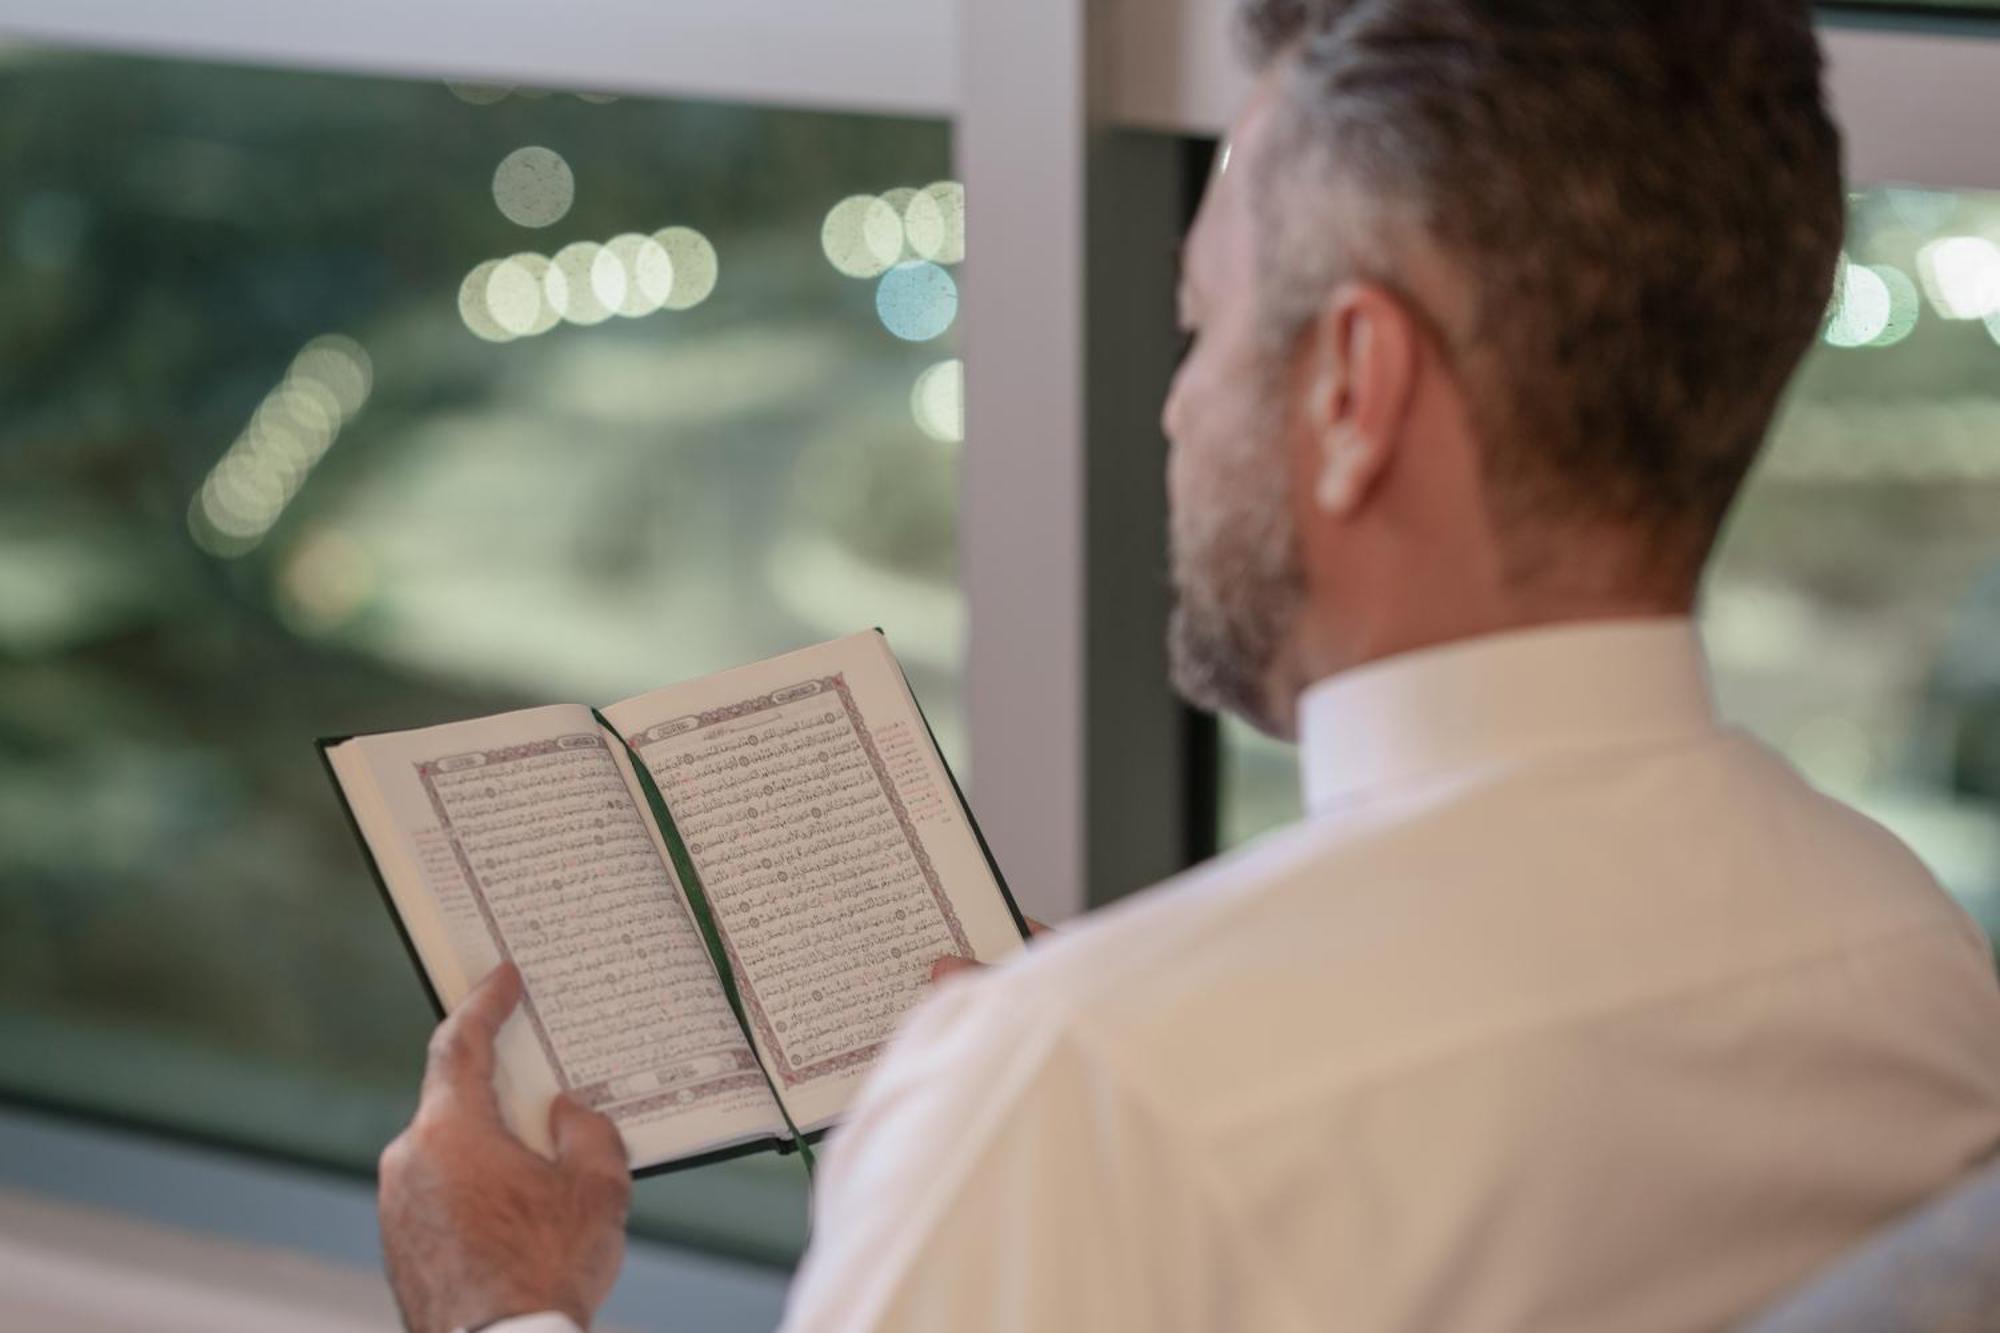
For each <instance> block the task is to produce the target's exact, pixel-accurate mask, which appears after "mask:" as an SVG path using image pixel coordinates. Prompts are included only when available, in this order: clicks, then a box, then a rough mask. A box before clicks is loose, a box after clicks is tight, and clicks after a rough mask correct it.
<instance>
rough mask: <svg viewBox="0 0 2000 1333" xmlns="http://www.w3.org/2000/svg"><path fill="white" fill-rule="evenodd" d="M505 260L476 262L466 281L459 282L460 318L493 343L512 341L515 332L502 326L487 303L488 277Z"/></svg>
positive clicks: (467, 326)
mask: <svg viewBox="0 0 2000 1333" xmlns="http://www.w3.org/2000/svg"><path fill="white" fill-rule="evenodd" d="M503 262H505V261H503V260H499V259H489V260H486V261H485V262H484V263H481V264H476V265H474V266H473V269H472V271H471V272H470V273H468V274H466V275H465V281H463V282H461V283H459V284H458V317H459V319H461V320H463V321H464V323H465V327H466V328H468V329H471V330H472V331H473V333H475V334H477V335H478V336H479V337H481V338H484V339H485V340H486V341H487V342H493V343H504V342H511V341H512V340H513V338H514V335H513V334H511V333H509V332H507V330H506V329H504V328H502V327H500V323H499V321H498V320H496V319H494V318H493V312H492V310H491V309H489V308H488V307H487V304H486V283H487V279H489V278H491V277H492V276H493V271H494V270H495V269H497V268H499V267H500V265H501V264H502V263H503Z"/></svg>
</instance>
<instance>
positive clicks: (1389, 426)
mask: <svg viewBox="0 0 2000 1333" xmlns="http://www.w3.org/2000/svg"><path fill="white" fill-rule="evenodd" d="M1314 332H1315V335H1316V336H1315V337H1314V339H1313V340H1312V342H1311V343H1310V344H1309V345H1308V352H1307V355H1308V357H1310V358H1311V363H1310V364H1309V365H1308V366H1307V367H1306V370H1307V372H1308V383H1309V384H1311V385H1312V388H1311V389H1310V390H1309V394H1310V399H1309V401H1308V402H1307V404H1306V421H1307V423H1308V426H1309V428H1310V431H1311V434H1312V437H1313V443H1314V444H1315V445H1316V446H1317V448H1318V449H1319V454H1320V456H1319V459H1318V468H1319V471H1318V476H1317V480H1316V482H1315V485H1314V488H1313V500H1314V502H1315V503H1316V504H1317V505H1318V506H1319V507H1320V509H1322V510H1323V511H1325V512H1326V513H1328V514H1332V515H1335V516H1338V517H1346V516H1349V515H1352V514H1354V513H1355V512H1357V511H1358V510H1359V509H1360V508H1361V505H1362V503H1363V502H1364V501H1365V500H1367V498H1368V496H1369V493H1370V492H1371V491H1372V490H1373V489H1374V487H1375V484H1376V483H1377V482H1378V481H1380V480H1381V478H1382V476H1383V475H1384V473H1386V472H1387V470H1388V468H1389V467H1390V465H1391V464H1392V463H1393V462H1394V458H1395V451H1396V449H1397V446H1398V445H1399V444H1400V443H1401V441H1402V438H1403V433H1404V426H1405V424H1406V423H1407V420H1408V417H1409V411H1410V401H1411V399H1412V397H1413V396H1414V394H1415V392H1416V378H1417V364H1418V351H1419V347H1418V341H1417V340H1418V329H1417V323H1416V320H1415V319H1414V318H1413V317H1412V316H1411V314H1410V311H1409V309H1408V307H1407V306H1405V305H1404V303H1403V300H1402V298H1400V297H1398V296H1397V295H1396V294H1395V293H1394V292H1391V291H1389V290H1388V289H1387V288H1384V287H1380V286H1377V285H1376V284H1373V283H1365V282H1351V283H1342V284H1341V285H1340V286H1339V287H1338V288H1336V289H1335V290H1334V293H1333V295H1332V297H1331V298H1330V299H1329V300H1328V302H1327V306H1326V309H1325V311H1324V312H1323V313H1322V314H1321V316H1320V318H1319V321H1318V326H1317V328H1316V329H1315V330H1314Z"/></svg>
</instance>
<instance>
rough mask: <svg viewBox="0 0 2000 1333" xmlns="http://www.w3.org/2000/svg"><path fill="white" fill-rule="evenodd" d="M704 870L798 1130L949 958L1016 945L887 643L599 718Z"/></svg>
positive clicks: (833, 1101) (754, 673) (848, 1084)
mask: <svg viewBox="0 0 2000 1333" xmlns="http://www.w3.org/2000/svg"><path fill="white" fill-rule="evenodd" d="M605 716H606V718H607V719H609V720H610V722H611V723H612V725H613V726H615V727H617V728H618V729H619V731H621V732H622V733H623V734H624V736H625V738H626V740H627V741H628V742H629V743H630V744H631V745H632V747H633V749H634V751H635V752H636V753H638V754H639V756H640V757H641V759H642V760H643V761H644V762H645V765H646V768H647V771H648V772H649V773H651V774H652V776H653V778H654V781H655V782H656V783H657V784H658V786H659V788H660V794H661V796H662V797H663V799H664V800H665V801H666V803H667V807H668V810H669V811H670V812H671V813H672V815H673V818H674V823H675V825H676V827H677V828H678V830H679V832H680V836H681V840H682V841H683V842H684V843H685V844H686V846H687V851H688V856H689V859H690V860H691V861H692V862H693V864H694V867H695V873H696V874H697V875H699V876H700V878H701V882H702V886H703V888H704V889H705V890H706V892H707V895H708V899H709V902H710V904H711V906H712V908H713V911H714V914H715V919H716V927H717V933H718V934H719V935H720V936H721V937H722V940H723V945H724V948H725V950H726V951H727V953H728V956H729V959H730V963H731V966H732V968H733V970H734V972H735V974H736V979H737V983H738V986H739V988H740V989H741V991H742V997H743V1003H744V1008H745V1009H746V1010H747V1011H748V1014H749V1018H750V1025H751V1029H752V1034H753V1035H754V1036H755V1038H756V1040H757V1045H758V1048H759V1050H760V1051H761V1052H762V1053H763V1055H764V1057H765V1061H766V1068H767V1069H768V1070H769V1071H770V1072H771V1075H772V1080H773V1083H774V1084H775V1086H776V1087H777V1088H778V1090H779V1093H780V1095H781V1096H783V1098H784V1099H785V1104H786V1108H787V1109H788V1110H789V1111H790V1112H791V1115H792V1118H793V1120H794V1121H795V1122H796V1123H797V1124H798V1125H799V1127H800V1128H801V1129H802V1130H803V1129H809V1128H813V1127H815V1126H818V1125H823V1124H826V1123H828V1122H830V1121H831V1120H833V1119H835V1118H837V1117H838V1116H839V1114H840V1113H841V1112H842V1111H843V1110H845V1108H846V1106H847V1102H848V1100H849V1098H850V1097H851V1095H852V1093H853V1091H854V1089H855V1088H856V1087H857V1086H858V1084H859V1083H860V1081H861V1079H862V1077H863V1076H864V1075H865V1074H866V1072H867V1070H868V1068H869V1066H870V1065H871V1064H872V1063H873V1062H874V1060H875V1058H876V1056H877V1055H878V1054H879V1053H880V1052H881V1050H882V1048H883V1046H884V1044H885V1042H886V1041H887V1039H888V1037H889V1035H890V1034H891V1032H892V1031H893V1030H894V1028H895V1026H896V1023H897V1022H898V1020H900V1019H901V1017H902V1016H903V1014H904V1012H905V1011H906V1010H908V1009H909V1008H910V1007H911V1006H912V1005H914V1004H915V1003H917V1002H918V1001H919V1000H921V999H922V998H923V996H924V995H925V994H926V993H927V991H928V987H929V981H930V967H931V964H932V963H933V962H935V961H936V960H937V959H939V958H941V957H944V956H946V955H948V954H956V955H960V956H963V957H970V958H977V959H979V960H981V961H984V962H995V961H998V960H1000V959H1002V958H1005V957H1007V956H1008V955H1010V954H1012V953H1013V952H1015V951H1016V950H1018V949H1019V948H1020V947H1021V937H1020V933H1019V931H1018V930H1017V928H1016V927H1015V925H1014V922H1013V917H1012V915H1011V913H1010V912H1009V911H1008V909H1007V905H1006V901H1005V899H1004V898H1003V897H1002V895H1001V892H1000V888H999V885H998V883H997V882H996V881H995V880H994V878H993V873H992V870H991V868H990V867H989V866H988V864H987V862H986V858H985V855H984V854H983V853H982V852H981V850H980V848H979V844H978V841H977V839H976V838H975V836H974V834H973V832H972V830H971V828H970V827H969V826H968V824H967V823H966V820H965V816H964V814H963V811H962V809H961V808H960V806H959V803H958V801H957V799H956V798H955V796H954V795H953V792H952V788H951V782H950V778H949V776H948V775H947V774H946V772H945V770H944V766H943V763H942V761H941V760H940V759H939V757H938V755H937V750H936V747H935V746H934V745H933V744H932V743H931V741H930V738H929V736H928V735H927V734H926V731H925V728H924V723H923V719H922V716H921V714H919V713H918V711H917V707H916V702H915V700H914V699H912V698H911V697H910V692H909V687H908V686H907V685H906V684H905V683H904V681H903V676H902V672H901V670H900V669H899V668H898V667H897V665H896V662H895V659H894V657H892V656H891V655H890V653H889V650H888V645H887V642H886V641H885V640H884V639H883V638H882V636H881V635H879V634H875V633H867V634H857V635H853V636H851V637H849V638H846V639H839V640H836V641H834V642H832V643H828V644H822V645H820V646H819V647H817V648H809V649H806V650H804V651H802V652H797V653H791V654H788V655H786V656H784V657H780V658H773V659H772V660H770V661H767V662H760V663H758V664H756V665H755V666H751V667H745V668H742V669H740V670H736V671H729V672H725V673H723V674H721V675H719V676H712V677H709V678H707V679H705V680H702V681H698V682H695V683H693V684H691V685H684V686H676V687H674V688H672V689H667V690H660V691H656V692H654V693H652V694H649V695H645V696H642V697H640V698H638V699H632V700H628V701H626V702H624V703H621V704H617V705H614V706H613V707H611V708H609V709H607V710H605Z"/></svg>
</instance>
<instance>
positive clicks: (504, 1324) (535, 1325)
mask: <svg viewBox="0 0 2000 1333" xmlns="http://www.w3.org/2000/svg"><path fill="white" fill-rule="evenodd" d="M479 1333H583V1331H582V1330H581V1329H579V1328H578V1327H577V1326H576V1325H575V1324H574V1323H572V1322H571V1320H570V1318H569V1316H568V1315H561V1314H555V1313H546V1314H522V1315H515V1316H514V1317H513V1318H511V1319H502V1320H501V1321H500V1322H499V1323H497V1324H487V1325H486V1326H485V1327H483V1328H481V1329H480V1330H479Z"/></svg>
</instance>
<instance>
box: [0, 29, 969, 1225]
mask: <svg viewBox="0 0 2000 1333" xmlns="http://www.w3.org/2000/svg"><path fill="white" fill-rule="evenodd" d="M0 58H4V60H5V61H6V62H7V69H6V78H5V79H4V81H0V171H4V173H5V175H6V178H7V180H8V182H9V186H8V189H7V191H6V195H5V200H4V202H0V289H4V290H5V291H7V292H8V294H9V299H8V301H7V302H6V303H5V304H4V306H0V339H4V354H0V385H4V389H0V393H4V398H5V401H6V402H7V403H8V405H9V410H8V412H7V414H6V417H5V419H4V420H0V1093H5V1094H11V1095H13V1096H17V1097H24V1098H29V1099H35V1100H40V1101H45V1102H50V1103H55V1104H58V1105H61V1106H65V1107H72V1108H78V1109H82V1110H85V1111H91V1112H98V1113H103V1114H107V1115H111V1116H115V1117H119V1118H124V1119H130V1120H134V1121H138V1122H141V1123H144V1124H147V1125H153V1126H160V1127H166V1128H171V1129H175V1130H181V1131H186V1132H191V1133H196V1134H200V1135H204V1136H208V1137H212V1138H216V1139H221V1140H225V1141H227V1142H230V1143H232V1144H238V1145H244V1146H249V1147H252V1148H256V1149H261V1150H266V1151H270V1152H275V1153H280V1154H285V1155H290V1156H296V1157H301V1158H306V1159H311V1160H315V1161H320V1162H326V1163H333V1164H338V1165H343V1166H350V1167H367V1166H371V1165H372V1162H373V1157H374V1154H375V1152H376V1151H377V1150H378V1149H379V1147H380V1146H381V1144H382V1143H383V1142H384V1141H385V1140H386V1139H387V1138H388V1136H389V1135H390V1134H391V1133H393V1131H394V1129H395V1128H396V1126H397V1125H398V1124H399V1123H400V1122H401V1121H402V1120H403V1119H404V1118H405V1117H406V1116H407V1114H408V1112H409V1109H410V1105H411V1101H412V1098H413V1094H414V1087H415V1077H416V1074H417V1071H418V1068H419V1062H420V1059H421V1053H422V1044H423V1040H424V1038H425V1035H426V1034H427V1032H428V1029H429V1026H430V1022H429V1016H428V1014H427V1012H426V1010H425V1006H424V1003H423V1000H422V997H421V992H420V990H419V988H418V986H417V984H416V982H415V979H414V976H413V975H412V971H411V966H410V964H409V962H408V961H407V960H406V959H405V957H404V956H403V953H402V951H401V949H400V947H399V946H398V944H397V942H396V939H395V935H394V931H393V929H392V927H391V924H390V921H389V919H388V916H387V914H386V912H385V911H384V909H383V908H382V906H381V905H380V903H379V902H378V901H377V900H376V897H375V892H374V890H373V888H372V887H371V886H370V884H369V883H368V880H367V877H366V873H365V871H364V870H363V867H362V862H361V859H360V857H359V855H358V853H357V851H356V849H355V848H354V846H353V843H352V839H351V836H350V834H349V833H348V831H347V829H346V828H345V826H344V824H343V822H342V820H341V816H340V814H339V811H338V808H337V806H336V803H335V802H334V799H333V797H332V794H331V791H330V788H329V787H328V785H327V782H326V780H325V778H324V776H323V775H322V774H321V772H320V771H319V768H318V764H317V760H316V759H315V756H314V754H313V752H312V748H311V742H312V740H313V738H314V737H316V736H319V735H325V734H335V733H340V732H347V731H374V730H382V729H387V728H393V727H400V726H410V725H419V724H424V723H429V722H435V721H441V720H445V719H448V718H452V717H459V716H474V715H478V714H481V713H486V712H492V711H495V710H499V709H505V708H509V707H517V706H524V705H529V704H538V703H544V702H551V701H557V700H573V701H578V702H588V703H602V702H609V701H611V700H613V699H616V698H619V697H621V696H623V695H625V694H627V693H632V692H636V691H639V690H643V689H647V688H651V687H653V686H656V685H660V684H663V683H666V682H668V681H672V680H676V679H681V678H684V677H687V676H691V675H695V674H699V673H702V672H706V671H709V670H714V669H718V668H721V667H724V666H727V665H731V664H734V663H737V662H741V661H748V660H752V659H755V658H758V657H761V656H764V655H767V654H770V653H773V652H777V651H780V650H783V649H786V648H790V647H796V646H799V645H801V644H804V643H808V642H812V641H814V640H817V639H820V638H825V637H830V636H831V635H834V634H836V633H843V632H847V631H850V630H853V629H856V628H861V627H865V626H868V625H876V624H879V625H881V626H883V627H884V628H885V629H886V630H887V631H888V633H889V635H890V638H891V640H892V642H894V644H895V645H896V648H897V651H898V653H899V655H900V656H901V658H902V660H903V662H904V663H905V665H906V666H907V667H908V669H909V671H910V674H911V677H912V680H913V684H914V686H915V688H916V691H917V693H918V695H919V697H920V698H921V699H922V700H923V701H924V703H925V706H926V708H927V710H928V711H929V714H930V716H931V718H932V720H933V722H934V724H935V726H936V728H937V730H938V732H939V735H940V739H941V741H942V742H943V744H944V746H945V748H946V750H947V752H948V753H949V754H951V756H952V758H953V759H954V761H955V762H958V763H961V764H962V763H963V760H964V743H963V727H962V723H961V701H960V691H959V682H960V678H961V661H960V653H961V650H960V640H961V621H962V618H963V612H962V605H961V599H960V597H959V593H958V590H957V589H958V584H957V578H956V573H955V570H954V556H953V552H954V535H955V502H954V493H955V490H954V488H955V481H954V478H955V472H956V457H957V448H958V446H957V444H956V441H957V440H958V439H959V438H961V436H962V411H961V408H960V397H959V394H960V390H959V384H960V371H959V366H958V363H957V362H956V361H955V360H954V359H953V358H954V352H953V346H952V339H953V334H952V325H953V322H954V321H953V315H954V313H955V292H956V288H955V283H954V277H953V274H954V272H955V269H954V265H955V264H956V262H957V261H958V259H959V258H960V257H961V256H962V238H963V225H962V216H963V214H962V192H961V191H959V190H958V189H957V187H956V186H954V185H953V184H952V183H951V182H950V181H948V180H947V179H946V177H947V176H948V173H949V140H948V131H947V128H946V126H945V125H944V123H942V122H940V121H934V120H910V119H890V118H881V117H868V116H855V115H833V114H816V113H805V112H797V111H776V110H764V109H751V108H746V107H740V106H730V105H714V104H701V103H693V102H668V101H660V100H652V99H631V98H611V97H604V96H599V95H597V94H594V93H592V92H590V91H589V90H582V91H578V92H567V91H544V90H540V89H531V88H500V87H486V86H472V85H463V84H455V85H449V86H448V85H446V84H445V83H442V82H436V81H432V82H422V81H403V80H389V79H379V78H357V77H348V76H334V75H323V74H308V73H294V72H279V71H274V70H263V69H253V68H240V67H221V66H208V65H200V64H191V63H182V62H176V61H158V60H143V59H132V58H121V57H106V56H79V55H69V54H63V53H57V52H51V51H40V50H32V49H22V48H18V47H10V48H8V49H7V50H6V51H5V52H4V54H0ZM843 200H848V201H850V202H847V203H844V204H843V203H842V202H841V201H843ZM636 1217H637V1218H638V1220H639V1222H640V1224H641V1228H642V1229H648V1228H650V1229H651V1230H652V1231H653V1232H654V1233H655V1234H662V1235H669V1236H673V1237H676V1238H681V1239H689V1240H696V1241H701V1242H706V1243H710V1244H714V1245H718V1246H721V1247H723V1248H727V1249H730V1250H733V1251H735V1252H738V1253H742V1254H746V1255H751V1256H756V1257H761V1258H767V1259H773V1260H783V1259H785V1258H788V1257H789V1256H790V1255H791V1254H792V1253H794V1252H795V1251H796V1248H797V1246H798V1244H799V1243H800V1241H801V1239H802V1235H803V1223H804V1209H803V1191H802V1189H801V1187H800V1182H799V1180H798V1171H797V1167H796V1166H795V1165H794V1164H791V1163H786V1162H780V1161H777V1160H775V1159H767V1160H758V1161H750V1162H744V1163H733V1164H728V1165H725V1166H720V1167H713V1168H704V1169H703V1170H702V1171H701V1172H699V1173H697V1174H696V1175H694V1176H681V1177H677V1178H675V1180H674V1182H673V1184H672V1187H671V1188H663V1187H660V1186H658V1185H654V1186H647V1187H642V1188H641V1190H640V1196H639V1200H638V1204H637V1208H636Z"/></svg>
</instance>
